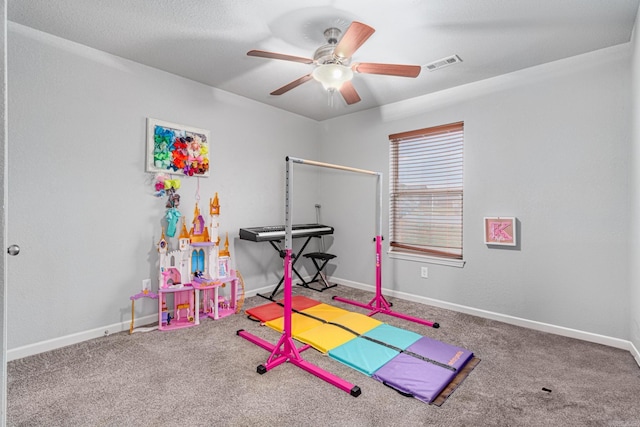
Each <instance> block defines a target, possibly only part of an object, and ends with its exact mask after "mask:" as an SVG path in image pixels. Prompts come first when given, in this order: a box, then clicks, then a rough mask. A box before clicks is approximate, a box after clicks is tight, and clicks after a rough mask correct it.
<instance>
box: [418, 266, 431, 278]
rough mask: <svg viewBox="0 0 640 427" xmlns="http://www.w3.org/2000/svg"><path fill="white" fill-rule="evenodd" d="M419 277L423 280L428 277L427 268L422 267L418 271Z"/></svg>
mask: <svg viewBox="0 0 640 427" xmlns="http://www.w3.org/2000/svg"><path fill="white" fill-rule="evenodd" d="M420 277H422V278H423V279H426V278H428V277H429V268H428V267H422V268H421V269H420Z"/></svg>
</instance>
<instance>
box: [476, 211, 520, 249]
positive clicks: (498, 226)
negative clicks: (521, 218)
mask: <svg viewBox="0 0 640 427" xmlns="http://www.w3.org/2000/svg"><path fill="white" fill-rule="evenodd" d="M484 243H485V244H487V245H503V246H515V245H516V219H515V217H500V216H495V217H485V218H484Z"/></svg>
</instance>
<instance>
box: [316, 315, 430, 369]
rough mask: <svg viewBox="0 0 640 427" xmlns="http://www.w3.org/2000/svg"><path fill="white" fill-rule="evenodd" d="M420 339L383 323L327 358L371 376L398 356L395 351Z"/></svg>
mask: <svg viewBox="0 0 640 427" xmlns="http://www.w3.org/2000/svg"><path fill="white" fill-rule="evenodd" d="M367 338H371V339H367ZM420 338H422V335H420V334H416V333H415V332H411V331H407V330H405V329H400V328H396V327H395V326H390V325H387V324H385V323H383V324H382V325H380V326H377V327H375V328H373V329H371V330H370V331H368V332H367V333H365V334H363V335H362V336H361V337H357V338H354V339H352V340H351V341H347V342H346V343H344V344H342V345H340V346H338V347H336V348H334V349H333V350H330V351H329V352H328V354H329V357H331V358H333V359H335V360H337V361H339V362H342V363H344V364H345V365H347V366H349V367H351V368H353V369H356V370H358V371H360V372H362V373H363V374H365V375H368V376H371V375H373V373H374V372H375V371H377V370H378V369H380V367H382V366H384V365H385V364H386V363H387V362H389V361H390V360H391V359H393V358H394V357H396V356H397V355H398V354H399V352H398V351H397V349H401V350H404V349H406V348H407V347H409V346H410V345H411V344H413V343H415V342H416V341H418V340H419V339H420ZM376 341H378V342H376ZM381 343H384V344H388V345H383V344H381ZM394 348H395V349H394Z"/></svg>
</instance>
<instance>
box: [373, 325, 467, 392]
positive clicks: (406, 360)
mask: <svg viewBox="0 0 640 427" xmlns="http://www.w3.org/2000/svg"><path fill="white" fill-rule="evenodd" d="M410 353H415V354H417V355H420V356H423V357H425V358H429V359H431V360H434V361H436V362H440V363H442V364H445V365H447V366H451V367H453V368H455V369H456V370H455V371H454V370H450V369H447V368H446V367H443V366H439V365H438V364H435V363H432V362H429V361H426V360H423V359H421V358H419V357H415V356H412V355H411V354H410ZM472 357H473V353H472V352H470V351H469V350H465V349H464V348H461V347H456V346H453V345H450V344H445V343H443V342H440V341H437V340H434V339H432V338H429V337H422V338H420V339H419V340H418V341H416V342H415V343H414V344H412V345H410V346H409V347H408V348H407V350H406V352H404V353H401V354H399V355H397V356H396V357H394V358H393V359H391V360H390V361H389V362H388V363H387V364H385V365H384V366H382V367H381V368H380V369H378V370H377V371H376V372H375V373H374V374H373V375H372V377H373V378H375V379H377V380H378V381H380V382H382V383H384V384H386V385H388V386H390V387H392V388H394V389H396V390H398V391H400V392H401V393H404V394H407V395H411V396H413V397H415V398H416V399H418V400H421V401H423V402H427V403H430V402H432V401H433V400H434V399H435V398H436V397H437V396H438V394H440V392H441V391H442V390H443V389H444V388H445V387H446V386H447V385H448V384H449V383H450V382H451V380H452V379H453V378H454V377H455V376H456V374H457V373H458V371H459V370H460V368H462V367H463V366H464V365H465V364H466V363H467V362H468V361H469V359H471V358H472Z"/></svg>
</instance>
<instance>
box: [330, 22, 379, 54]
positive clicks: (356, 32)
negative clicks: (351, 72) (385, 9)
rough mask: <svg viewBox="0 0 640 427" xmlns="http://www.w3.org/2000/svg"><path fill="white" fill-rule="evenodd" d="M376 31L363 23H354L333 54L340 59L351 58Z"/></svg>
mask: <svg viewBox="0 0 640 427" xmlns="http://www.w3.org/2000/svg"><path fill="white" fill-rule="evenodd" d="M375 31H376V30H374V29H373V28H371V27H370V26H368V25H366V24H363V23H362V22H358V21H353V22H352V23H351V25H349V28H347V32H346V33H344V36H342V39H341V40H340V41H339V42H338V44H337V45H336V47H335V49H334V50H333V54H334V55H335V56H337V57H339V58H350V57H351V55H353V54H354V52H355V51H356V50H358V48H359V47H360V46H362V44H363V43H364V42H366V41H367V39H368V38H369V37H371V34H373V33H374V32H375Z"/></svg>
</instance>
